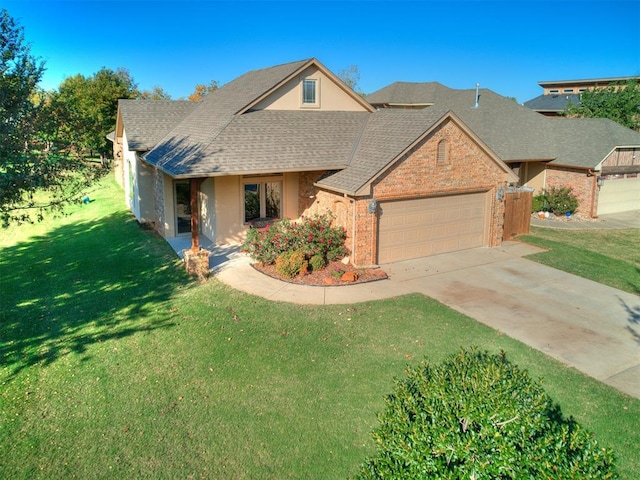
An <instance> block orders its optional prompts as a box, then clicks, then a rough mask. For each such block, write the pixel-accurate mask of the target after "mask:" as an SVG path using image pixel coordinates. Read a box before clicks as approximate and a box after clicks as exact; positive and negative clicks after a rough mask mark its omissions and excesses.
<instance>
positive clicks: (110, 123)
mask: <svg viewBox="0 0 640 480" xmlns="http://www.w3.org/2000/svg"><path fill="white" fill-rule="evenodd" d="M44 71H45V64H44V62H43V61H41V60H40V59H38V58H36V57H35V56H33V55H32V54H31V51H30V47H29V44H28V43H27V42H26V41H25V38H24V30H23V27H21V26H20V25H19V24H18V23H17V22H16V21H15V19H14V18H12V17H11V15H9V13H8V12H7V10H6V9H2V10H0V138H1V141H0V221H1V223H2V224H3V225H4V226H6V225H8V224H10V223H15V222H18V223H19V222H24V221H33V220H34V219H39V218H41V217H42V215H43V214H44V213H45V212H47V211H53V212H56V211H58V212H60V211H62V210H63V208H64V206H65V205H67V204H69V203H70V202H74V201H79V200H80V199H81V198H82V196H84V192H85V191H86V189H87V188H88V187H89V186H90V185H92V184H93V183H94V182H95V180H96V179H98V178H99V177H100V176H101V175H102V174H104V173H105V172H106V171H107V167H108V166H109V163H110V159H111V157H112V151H113V150H112V148H113V147H112V144H111V142H110V141H109V140H108V139H107V135H108V134H109V133H110V132H112V131H113V130H114V128H115V124H116V115H117V109H118V99H146V100H171V95H169V94H168V93H167V92H166V91H164V89H162V87H159V86H155V87H153V88H152V90H139V89H138V86H137V84H136V82H135V80H134V79H133V77H132V76H131V74H130V73H129V71H128V70H127V69H125V68H117V69H116V70H113V69H110V68H107V67H103V68H101V69H100V70H99V71H98V72H96V73H94V74H93V75H90V76H84V75H81V74H77V75H74V76H72V77H68V78H66V79H65V80H64V81H63V82H62V83H61V84H60V86H59V87H58V88H57V89H55V90H50V91H44V90H42V89H41V88H40V87H39V83H40V81H41V79H42V75H43V73H44ZM217 88H218V82H217V81H211V82H210V83H208V84H198V85H196V86H195V88H194V91H193V93H192V94H191V95H189V97H188V98H189V100H192V101H197V100H200V99H201V98H202V97H203V96H205V95H207V94H208V93H210V92H212V91H214V90H216V89H217ZM98 159H99V161H97V160H98Z"/></svg>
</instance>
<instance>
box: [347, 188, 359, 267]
mask: <svg viewBox="0 0 640 480" xmlns="http://www.w3.org/2000/svg"><path fill="white" fill-rule="evenodd" d="M344 196H345V198H349V197H348V196H347V194H346V193H345V194H344ZM349 204H350V205H351V210H352V212H353V214H352V215H351V264H352V265H353V266H354V267H355V265H356V264H355V262H354V259H355V258H356V201H355V200H353V199H351V198H349Z"/></svg>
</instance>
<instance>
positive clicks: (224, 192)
mask: <svg viewBox="0 0 640 480" xmlns="http://www.w3.org/2000/svg"><path fill="white" fill-rule="evenodd" d="M214 189H215V192H216V194H215V200H214V204H215V212H216V238H215V241H216V243H217V244H219V245H223V244H237V243H240V242H242V240H243V239H244V235H245V229H246V228H245V227H244V225H243V224H242V202H243V198H242V192H241V185H240V177H237V176H231V177H215V179H214Z"/></svg>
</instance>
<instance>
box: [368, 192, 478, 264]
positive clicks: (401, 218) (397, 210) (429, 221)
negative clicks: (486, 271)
mask: <svg viewBox="0 0 640 480" xmlns="http://www.w3.org/2000/svg"><path fill="white" fill-rule="evenodd" d="M486 195H487V194H486V193H476V194H467V195H457V196H448V197H432V198H420V199H412V200H403V201H395V202H382V203H381V204H380V208H381V215H380V223H379V232H378V239H379V240H378V241H379V245H378V262H379V263H387V262H393V261H399V260H408V259H411V258H419V257H425V256H429V255H437V254H439V253H446V252H452V251H456V250H462V249H467V248H475V247H480V246H482V245H484V239H485V225H486Z"/></svg>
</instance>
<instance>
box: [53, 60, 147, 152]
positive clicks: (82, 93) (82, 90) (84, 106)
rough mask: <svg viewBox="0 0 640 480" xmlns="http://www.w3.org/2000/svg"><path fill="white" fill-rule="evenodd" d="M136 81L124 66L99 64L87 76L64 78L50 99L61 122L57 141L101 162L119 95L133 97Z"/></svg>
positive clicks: (108, 145)
mask: <svg viewBox="0 0 640 480" xmlns="http://www.w3.org/2000/svg"><path fill="white" fill-rule="evenodd" d="M136 93H137V89H136V84H135V82H134V81H133V78H132V77H131V75H130V74H129V72H128V71H127V70H126V69H123V68H119V69H117V70H115V71H114V70H111V69H109V68H106V67H102V68H101V69H100V70H99V71H98V72H97V73H95V74H94V75H93V76H91V77H85V76H83V75H80V74H78V75H74V76H73V77H69V78H67V79H65V80H64V81H63V82H62V83H61V84H60V88H59V89H58V92H57V93H56V94H55V95H54V97H55V98H53V100H52V108H53V109H54V110H55V111H56V116H57V118H58V120H59V122H60V124H61V125H62V126H61V128H60V130H59V140H60V141H61V143H63V144H65V145H67V147H68V149H69V153H70V154H75V155H77V156H81V157H83V156H90V157H91V156H93V155H95V154H98V155H100V159H101V160H102V162H103V163H106V162H107V159H108V158H109V156H110V154H111V144H110V143H109V142H108V140H107V135H108V134H109V133H110V132H111V131H113V129H114V128H115V125H116V115H117V112H118V99H119V98H135V96H136Z"/></svg>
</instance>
